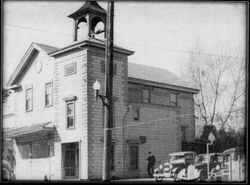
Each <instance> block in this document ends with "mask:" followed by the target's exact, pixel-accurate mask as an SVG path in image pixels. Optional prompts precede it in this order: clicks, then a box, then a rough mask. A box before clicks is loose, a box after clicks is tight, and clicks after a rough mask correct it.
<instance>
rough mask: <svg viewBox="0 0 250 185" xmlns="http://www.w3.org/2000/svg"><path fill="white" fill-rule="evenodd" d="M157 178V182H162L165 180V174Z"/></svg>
mask: <svg viewBox="0 0 250 185" xmlns="http://www.w3.org/2000/svg"><path fill="white" fill-rule="evenodd" d="M155 180H156V182H161V181H163V176H156V177H155Z"/></svg>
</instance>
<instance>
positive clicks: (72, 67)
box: [64, 62, 76, 76]
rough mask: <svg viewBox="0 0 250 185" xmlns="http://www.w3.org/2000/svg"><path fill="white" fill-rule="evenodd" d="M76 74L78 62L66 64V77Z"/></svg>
mask: <svg viewBox="0 0 250 185" xmlns="http://www.w3.org/2000/svg"><path fill="white" fill-rule="evenodd" d="M75 73H76V62H73V63H70V64H66V65H65V66H64V76H69V75H72V74H75Z"/></svg>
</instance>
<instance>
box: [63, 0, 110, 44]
mask: <svg viewBox="0 0 250 185" xmlns="http://www.w3.org/2000/svg"><path fill="white" fill-rule="evenodd" d="M106 16H107V12H106V10H104V9H103V8H102V7H101V6H100V5H99V4H98V3H97V2H96V1H86V2H85V4H84V5H83V6H82V7H81V8H80V9H78V10H77V11H75V12H74V13H72V14H70V15H69V16H68V17H70V18H72V19H74V21H75V27H74V41H77V40H78V29H79V24H80V23H82V22H84V23H86V25H87V36H88V37H93V36H94V35H96V34H99V33H102V32H104V37H105V30H106ZM100 22H102V23H103V25H104V28H103V29H101V30H96V26H97V24H98V23H100Z"/></svg>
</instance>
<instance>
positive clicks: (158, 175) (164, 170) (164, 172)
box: [153, 161, 170, 182]
mask: <svg viewBox="0 0 250 185" xmlns="http://www.w3.org/2000/svg"><path fill="white" fill-rule="evenodd" d="M169 168H170V163H169V162H168V161H166V162H165V163H164V164H163V165H162V164H159V166H158V168H156V169H155V170H154V174H153V176H154V177H155V180H156V182H161V181H162V180H163V178H169V177H170V173H169Z"/></svg>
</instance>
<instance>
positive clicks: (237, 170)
mask: <svg viewBox="0 0 250 185" xmlns="http://www.w3.org/2000/svg"><path fill="white" fill-rule="evenodd" d="M222 155H223V163H222V164H221V167H220V168H219V167H217V168H216V169H214V170H213V171H212V173H211V180H214V181H231V182H242V181H245V151H244V148H242V147H236V148H230V149H228V150H225V151H224V152H223V153H222Z"/></svg>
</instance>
